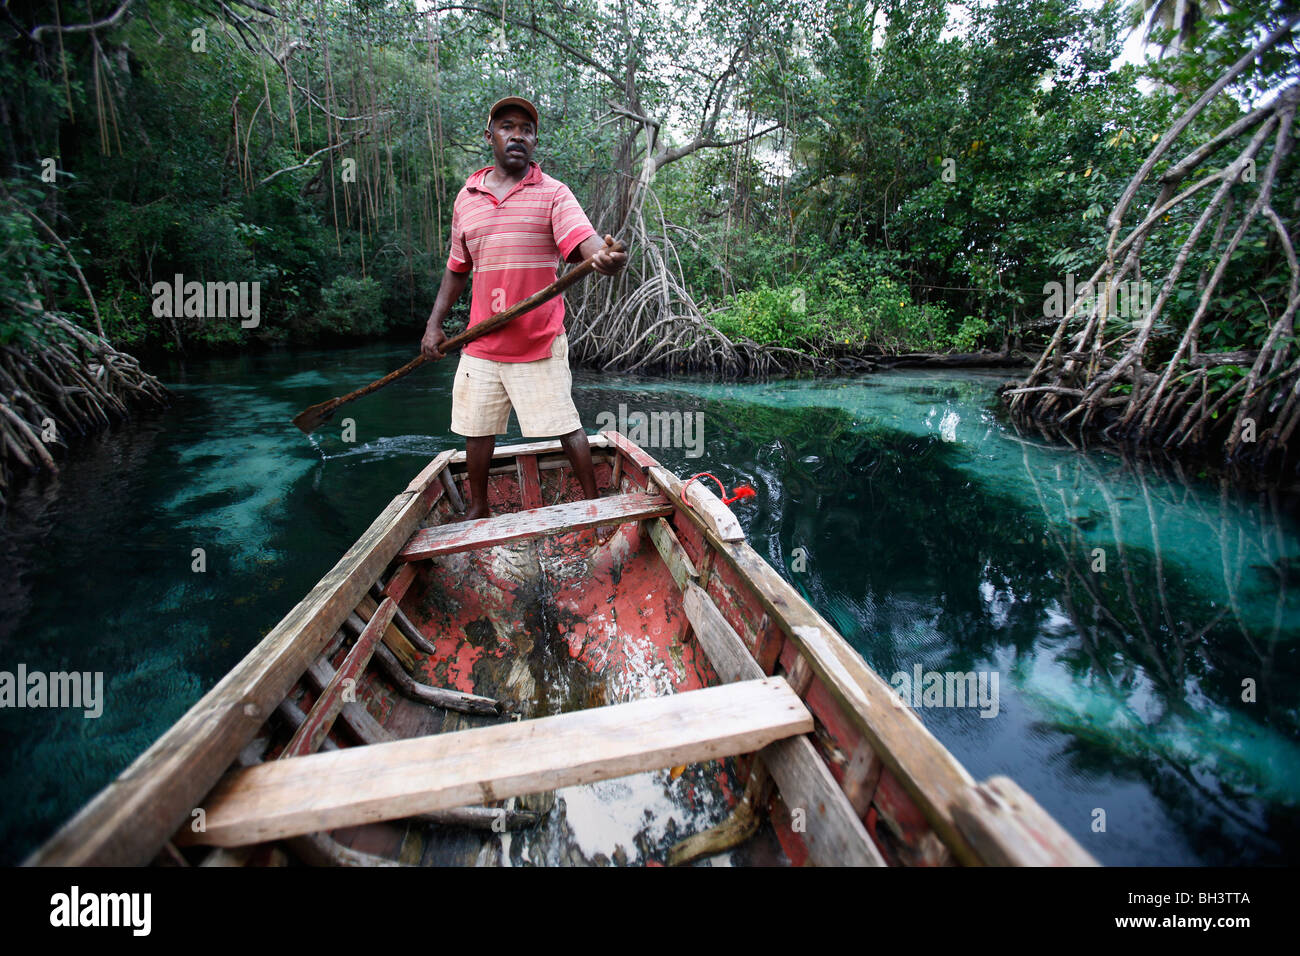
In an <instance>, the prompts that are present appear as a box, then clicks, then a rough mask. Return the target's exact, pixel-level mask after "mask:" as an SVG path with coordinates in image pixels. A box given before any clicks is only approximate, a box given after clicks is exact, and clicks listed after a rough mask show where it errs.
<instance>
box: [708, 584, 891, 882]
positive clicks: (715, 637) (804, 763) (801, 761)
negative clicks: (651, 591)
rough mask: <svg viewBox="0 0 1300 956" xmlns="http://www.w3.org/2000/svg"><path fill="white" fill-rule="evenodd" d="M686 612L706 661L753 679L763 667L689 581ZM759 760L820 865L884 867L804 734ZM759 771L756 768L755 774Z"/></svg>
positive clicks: (728, 676)
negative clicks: (799, 816) (799, 815)
mask: <svg viewBox="0 0 1300 956" xmlns="http://www.w3.org/2000/svg"><path fill="white" fill-rule="evenodd" d="M684 604H685V606H686V616H687V618H689V619H690V622H691V628H692V629H693V630H694V631H695V637H696V639H697V640H698V641H699V642H700V646H701V647H703V648H704V652H705V654H707V655H708V657H709V663H711V664H712V665H713V669H714V670H715V671H716V672H717V674H718V676H719V677H720V678H721V679H722V680H724V681H741V680H754V679H756V678H762V677H763V676H764V674H763V669H762V668H761V667H759V666H758V662H757V661H755V660H754V658H753V657H752V656H751V655H750V653H749V650H748V649H747V648H746V647H745V642H744V641H743V640H741V637H740V635H739V634H737V633H736V631H735V629H734V628H733V627H732V626H731V625H730V624H728V623H727V620H726V618H725V617H723V616H722V612H721V611H719V610H718V608H717V605H715V604H714V603H713V600H712V599H711V598H710V597H709V596H708V594H706V593H705V592H704V590H703V589H702V588H700V587H698V586H697V585H695V584H687V586H686V594H685V599H684ZM759 757H760V758H761V765H762V766H765V767H766V768H767V772H768V773H770V774H771V775H772V779H773V780H774V781H776V786H777V789H779V790H780V791H781V797H782V799H783V800H785V805H786V806H787V807H788V808H789V809H790V810H791V812H792V813H793V812H794V811H796V810H798V811H802V815H803V823H804V824H805V829H804V831H803V832H802V833H801V834H800V835H801V836H802V838H803V841H804V843H805V844H806V845H807V847H808V855H809V857H810V858H811V859H812V861H813V862H814V863H816V864H817V865H818V866H884V865H885V861H884V858H883V857H881V855H880V851H879V850H878V849H876V845H875V843H874V842H872V840H871V836H870V835H869V834H868V833H867V830H866V827H864V826H863V825H862V820H861V818H860V817H859V815H858V813H857V812H856V811H855V810H854V808H853V805H852V804H851V803H850V802H849V798H848V797H847V796H845V794H844V791H843V790H841V789H840V787H839V785H838V784H837V783H836V782H835V778H834V777H833V776H832V775H831V772H830V769H829V768H828V767H827V766H826V764H825V762H824V761H823V760H822V759H821V757H820V756H819V755H818V754H817V750H816V748H815V747H814V746H813V744H812V741H811V740H809V739H808V738H807V737H799V738H790V739H788V740H782V741H778V742H776V743H773V744H769V745H768V747H767V748H766V749H765V750H764V751H763V752H762V753H761V754H760V755H759ZM758 772H760V771H759V770H758V769H757V767H756V768H755V773H758Z"/></svg>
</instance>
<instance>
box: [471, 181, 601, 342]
mask: <svg viewBox="0 0 1300 956" xmlns="http://www.w3.org/2000/svg"><path fill="white" fill-rule="evenodd" d="M491 169H492V167H491V166H485V167H484V168H482V169H480V170H478V171H477V172H474V173H472V174H471V175H470V177H469V179H467V180H466V181H465V185H464V187H463V188H462V189H461V191H460V192H459V193H458V194H457V196H456V204H455V206H453V207H452V214H451V255H450V256H449V257H448V258H447V268H448V269H450V270H451V271H452V272H469V271H470V269H471V268H472V269H473V270H474V282H473V297H472V299H471V301H470V308H469V325H470V328H473V327H474V326H475V325H476V324H477V323H479V322H482V321H483V320H484V319H486V318H489V317H491V316H493V315H496V314H497V313H498V312H500V311H501V310H502V309H507V308H509V307H510V306H512V305H514V304H515V303H516V302H519V301H521V300H523V299H526V298H528V296H530V295H532V294H533V293H534V292H539V291H541V290H542V289H544V288H546V287H547V286H548V285H550V284H551V283H552V282H554V281H555V269H556V266H558V265H559V264H560V263H561V262H562V261H563V260H564V259H566V258H568V255H569V253H571V252H572V251H573V250H574V249H576V248H577V247H578V246H580V245H581V244H582V243H583V241H584V240H586V239H587V238H588V237H589V236H594V235H595V234H596V230H595V229H593V228H591V223H590V222H589V221H588V220H587V216H586V214H585V213H583V211H582V207H581V206H579V205H578V201H577V200H576V199H574V198H573V193H572V192H570V191H569V187H568V186H566V185H564V183H562V182H560V181H559V180H558V179H553V178H552V177H550V176H547V175H546V174H545V173H543V172H542V168H541V167H540V166H538V165H537V163H535V162H532V163H529V164H528V172H527V173H526V174H525V175H524V178H523V179H522V180H520V181H519V182H518V183H516V184H515V185H514V187H513V188H511V190H510V192H508V193H506V197H505V198H504V199H502V200H501V201H500V202H497V198H496V197H495V196H493V195H492V192H491V190H489V189H488V188H487V187H486V186H484V185H483V177H484V176H486V175H487V174H488V172H490V171H491ZM563 331H564V297H563V296H556V297H555V298H554V299H552V300H551V301H550V302H547V303H544V304H543V305H540V306H538V307H537V308H535V309H532V310H531V311H529V312H525V313H524V314H523V315H521V316H519V317H518V318H516V319H514V320H513V321H511V322H510V323H508V324H507V325H506V326H505V327H504V328H502V329H499V330H498V331H496V332H492V333H490V334H488V335H485V336H483V338H481V339H478V340H477V341H474V342H471V343H470V344H469V345H467V346H465V352H466V354H468V355H473V356H475V357H477V358H485V359H494V360H495V361H498V362H535V361H537V360H538V359H543V358H547V357H548V356H549V355H550V354H551V343H552V342H553V341H554V340H555V337H556V336H557V335H559V334H560V333H561V332H563Z"/></svg>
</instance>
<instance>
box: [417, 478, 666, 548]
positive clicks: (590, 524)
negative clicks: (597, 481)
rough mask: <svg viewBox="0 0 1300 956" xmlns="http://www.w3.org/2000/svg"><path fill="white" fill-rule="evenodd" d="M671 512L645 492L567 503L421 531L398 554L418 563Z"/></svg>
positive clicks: (658, 498) (659, 497) (662, 500)
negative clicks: (462, 552) (498, 545)
mask: <svg viewBox="0 0 1300 956" xmlns="http://www.w3.org/2000/svg"><path fill="white" fill-rule="evenodd" d="M672 513H673V505H672V502H670V501H669V500H668V499H667V498H665V497H663V496H662V495H658V494H646V493H645V492H635V493H632V494H625V495H610V496H609V497H607V498H591V499H586V500H583V501H571V502H566V503H565V504H560V505H551V506H550V507H549V508H537V509H535V510H533V511H521V512H517V513H514V514H504V515H497V516H496V517H493V518H480V519H478V520H477V521H460V522H454V523H452V524H445V525H439V526H437V527H435V528H425V529H424V530H423V531H418V532H416V533H415V534H414V535H413V536H412V537H411V540H410V541H408V542H407V543H406V546H405V547H404V548H402V552H401V555H400V556H401V558H402V559H403V560H404V561H422V560H424V559H425V558H432V557H436V556H438V555H440V554H457V553H459V552H461V551H474V550H476V549H478V548H486V547H490V546H492V545H497V544H506V543H508V542H512V541H526V540H528V539H530V538H545V537H549V536H550V535H555V534H563V533H565V532H569V531H580V530H582V529H584V528H594V527H597V526H598V525H604V524H622V523H623V522H625V521H644V520H646V519H649V518H661V517H663V516H665V515H670V514H672Z"/></svg>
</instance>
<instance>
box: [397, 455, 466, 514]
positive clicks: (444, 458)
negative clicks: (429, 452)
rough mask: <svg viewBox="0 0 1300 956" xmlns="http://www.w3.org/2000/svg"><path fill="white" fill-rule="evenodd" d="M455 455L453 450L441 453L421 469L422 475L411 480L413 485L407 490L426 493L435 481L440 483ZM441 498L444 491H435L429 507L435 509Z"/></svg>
mask: <svg viewBox="0 0 1300 956" xmlns="http://www.w3.org/2000/svg"><path fill="white" fill-rule="evenodd" d="M454 454H455V452H454V451H451V450H448V451H444V452H439V453H438V455H437V457H435V458H434V459H433V461H431V462H429V463H428V464H427V465H425V466H424V467H423V468H422V469H420V473H419V474H418V475H416V476H415V477H414V478H412V479H411V483H410V484H409V485H407V486H406V490H407V491H424V490H425V489H426V488H429V487H430V486H432V485H433V483H434V482H435V481H438V479H439V474H440V473H441V472H442V470H443V469H444V468H446V467H447V464H448V463H449V462H450V461H451V458H452V455H454ZM441 497H442V491H435V492H434V497H433V498H432V500H431V501H430V502H429V506H430V507H433V505H435V504H437V503H438V499H439V498H441Z"/></svg>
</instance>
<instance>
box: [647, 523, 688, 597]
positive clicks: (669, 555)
mask: <svg viewBox="0 0 1300 956" xmlns="http://www.w3.org/2000/svg"><path fill="white" fill-rule="evenodd" d="M649 524H650V540H651V541H653V542H654V544H655V548H657V549H658V551H659V556H660V557H661V558H663V559H664V564H666V565H667V566H668V570H669V571H671V572H672V575H673V580H674V581H676V582H677V586H678V587H679V588H682V589H683V590H684V589H685V588H686V585H687V582H692V581H693V582H695V583H699V578H700V575H699V572H698V571H696V570H695V565H694V564H693V563H691V558H690V555H688V554H687V553H686V549H685V548H684V547H682V543H681V541H679V540H678V539H677V533H676V532H674V531H673V526H672V525H670V524H669V523H668V521H667V520H666V519H664V518H656V519H655V520H654V521H651V522H650V523H649Z"/></svg>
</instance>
